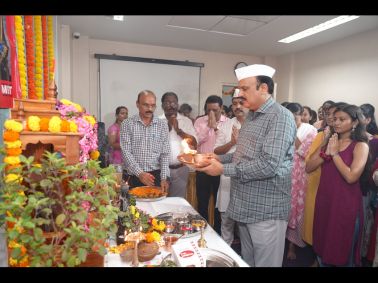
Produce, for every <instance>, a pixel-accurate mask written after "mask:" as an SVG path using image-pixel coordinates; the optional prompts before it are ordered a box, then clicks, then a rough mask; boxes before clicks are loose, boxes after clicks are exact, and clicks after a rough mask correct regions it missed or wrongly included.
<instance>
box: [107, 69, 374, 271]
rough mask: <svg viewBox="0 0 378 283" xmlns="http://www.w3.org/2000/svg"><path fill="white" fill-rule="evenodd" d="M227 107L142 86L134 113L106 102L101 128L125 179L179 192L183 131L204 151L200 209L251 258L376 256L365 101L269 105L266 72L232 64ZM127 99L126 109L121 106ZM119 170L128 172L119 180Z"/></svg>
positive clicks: (337, 261)
mask: <svg viewBox="0 0 378 283" xmlns="http://www.w3.org/2000/svg"><path fill="white" fill-rule="evenodd" d="M235 73H236V77H237V79H238V87H237V88H236V89H235V92H234V95H233V98H232V104H231V105H230V106H229V107H227V106H226V107H225V106H224V105H223V101H222V98H221V97H220V96H217V95H210V96H208V97H207V99H206V101H205V105H204V115H201V116H199V117H197V118H196V119H194V117H192V114H191V112H192V107H191V106H190V105H188V104H186V103H183V104H181V106H180V103H179V95H178V94H176V93H174V92H166V93H164V94H163V96H162V98H161V107H162V109H163V111H164V114H163V115H161V116H160V117H157V116H156V115H155V114H154V112H155V110H156V107H157V101H156V95H155V94H154V93H153V92H152V91H150V90H143V91H141V92H140V93H139V94H138V96H137V99H136V106H137V108H138V110H139V113H138V114H136V115H133V116H132V117H128V109H127V107H125V106H120V107H118V108H117V109H116V111H115V116H116V121H115V122H114V124H113V125H111V126H110V127H109V128H108V132H107V133H108V143H109V147H110V153H109V154H110V158H109V159H110V160H109V161H110V163H112V164H118V165H122V166H123V167H124V168H125V170H126V174H125V176H126V177H127V180H128V183H129V185H130V187H136V186H144V185H146V186H159V187H161V188H162V189H163V190H164V191H166V192H167V193H168V196H175V197H183V198H185V196H186V188H187V183H188V176H189V168H188V167H186V166H184V165H183V164H182V163H180V162H179V161H178V160H177V156H178V155H179V154H180V151H181V148H182V145H181V144H182V141H183V140H185V141H186V142H187V143H188V145H189V147H190V148H192V149H195V150H197V152H198V153H211V157H212V158H211V163H210V165H208V166H205V167H201V168H196V194H197V201H198V211H199V213H200V214H201V215H202V216H203V217H204V218H205V219H206V220H208V219H209V216H208V211H209V209H208V208H209V199H210V196H211V194H213V195H214V198H215V203H216V209H215V211H214V229H215V231H217V232H218V233H219V234H220V235H221V236H222V238H223V239H224V240H225V241H226V242H227V243H228V244H229V245H231V244H232V242H233V240H234V235H235V234H237V235H238V236H239V237H240V242H241V255H242V258H243V259H244V260H245V261H246V262H247V263H248V264H249V265H250V266H256V267H280V266H282V263H283V257H284V249H285V241H288V243H289V245H288V252H287V258H288V260H293V259H295V258H296V253H297V251H298V249H300V248H303V247H305V246H311V247H312V249H313V252H314V255H316V256H314V263H313V266H349V267H351V266H361V265H362V262H361V259H362V258H364V259H367V261H368V262H371V263H373V262H374V263H373V264H377V261H378V256H377V250H378V248H377V247H376V246H377V243H376V237H377V236H376V235H377V226H378V210H377V203H378V197H377V186H378V162H376V160H377V157H378V156H377V154H378V128H377V125H376V121H375V113H374V110H375V109H374V107H373V106H372V105H370V104H363V105H361V106H356V105H351V104H349V103H347V102H337V103H335V102H333V101H330V100H329V101H325V102H324V103H323V104H322V106H321V107H320V108H319V109H318V111H315V110H313V109H311V108H310V107H308V106H302V105H301V104H300V103H298V102H290V103H289V102H283V103H281V104H280V103H278V102H276V101H275V100H274V99H273V97H272V94H273V91H274V82H273V79H272V77H273V75H274V73H275V70H274V69H273V68H272V67H270V66H267V65H259V64H255V65H250V66H246V67H242V68H239V69H236V70H235ZM129 107H130V106H129ZM126 177H125V178H126Z"/></svg>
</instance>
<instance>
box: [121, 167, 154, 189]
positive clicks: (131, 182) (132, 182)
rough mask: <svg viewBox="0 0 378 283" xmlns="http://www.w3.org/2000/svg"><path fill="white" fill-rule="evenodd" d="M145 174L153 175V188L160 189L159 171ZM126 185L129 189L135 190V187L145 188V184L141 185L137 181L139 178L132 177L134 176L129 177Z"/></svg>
mask: <svg viewBox="0 0 378 283" xmlns="http://www.w3.org/2000/svg"><path fill="white" fill-rule="evenodd" d="M147 173H150V174H152V175H154V177H155V186H157V187H160V182H161V179H160V170H155V171H151V172H147ZM128 183H129V186H130V189H132V188H135V187H142V186H145V184H143V183H142V182H141V181H140V180H139V178H138V177H137V176H134V175H130V178H129V182H128Z"/></svg>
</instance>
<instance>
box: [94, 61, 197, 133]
mask: <svg viewBox="0 0 378 283" xmlns="http://www.w3.org/2000/svg"><path fill="white" fill-rule="evenodd" d="M95 57H96V58H99V60H100V92H99V95H100V100H99V101H100V103H99V114H100V119H101V121H102V122H104V123H105V127H106V129H108V128H109V126H110V125H112V124H113V123H114V121H115V110H116V108H117V107H118V106H126V107H127V108H128V109H129V117H131V116H132V115H134V114H137V113H138V108H137V107H136V100H137V97H138V93H139V92H141V91H142V90H151V91H152V92H153V93H155V95H156V105H157V106H156V110H155V115H158V116H159V115H161V114H163V110H162V107H161V97H162V95H163V94H164V93H165V92H167V91H173V92H174V93H176V94H177V96H178V98H179V104H180V105H181V104H183V103H188V104H189V105H191V106H192V108H193V111H192V112H193V116H194V117H195V116H196V115H197V114H198V105H199V97H200V96H199V95H200V75H201V67H203V64H201V63H190V62H181V61H170V60H159V59H148V58H137V57H126V56H112V55H100V54H96V55H95ZM104 57H105V58H106V59H105V58H104ZM113 57H115V58H116V59H113ZM110 58H111V59H110ZM117 58H118V59H117ZM125 58H127V59H125ZM130 58H131V59H130ZM129 60H132V61H129ZM137 60H140V61H137ZM181 64H182V65H181Z"/></svg>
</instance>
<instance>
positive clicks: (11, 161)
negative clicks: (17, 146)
mask: <svg viewBox="0 0 378 283" xmlns="http://www.w3.org/2000/svg"><path fill="white" fill-rule="evenodd" d="M20 162H21V161H20V158H19V157H18V156H6V157H4V163H6V164H9V165H16V164H20Z"/></svg>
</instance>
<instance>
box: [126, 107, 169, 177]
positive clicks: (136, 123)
mask: <svg viewBox="0 0 378 283" xmlns="http://www.w3.org/2000/svg"><path fill="white" fill-rule="evenodd" d="M120 146H121V149H122V155H123V160H124V162H125V165H126V169H127V172H128V173H129V174H130V175H134V176H139V174H140V173H142V172H150V171H154V170H159V169H160V170H161V173H160V177H161V179H162V180H166V179H167V177H169V155H170V148H169V139H168V124H167V122H166V121H163V120H161V119H159V118H157V117H155V116H153V119H152V121H151V123H150V124H149V125H148V126H146V125H144V123H143V121H142V119H141V118H140V116H139V114H136V115H134V116H132V117H130V118H128V119H126V120H124V121H123V122H122V124H121V131H120Z"/></svg>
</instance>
